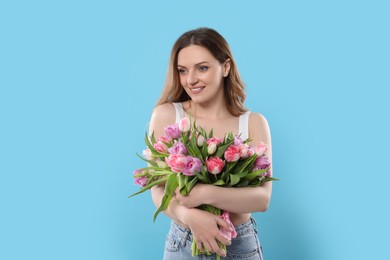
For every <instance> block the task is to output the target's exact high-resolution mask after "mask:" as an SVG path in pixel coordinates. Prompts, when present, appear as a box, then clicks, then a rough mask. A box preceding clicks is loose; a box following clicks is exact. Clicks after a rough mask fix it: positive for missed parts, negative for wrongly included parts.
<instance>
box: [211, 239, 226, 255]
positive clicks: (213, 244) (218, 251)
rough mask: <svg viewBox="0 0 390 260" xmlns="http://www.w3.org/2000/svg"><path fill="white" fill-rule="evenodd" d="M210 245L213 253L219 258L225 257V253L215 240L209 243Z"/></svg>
mask: <svg viewBox="0 0 390 260" xmlns="http://www.w3.org/2000/svg"><path fill="white" fill-rule="evenodd" d="M210 245H211V247H212V250H213V252H215V253H216V254H217V255H219V256H226V252H225V251H224V250H222V249H221V248H220V247H219V245H218V243H217V241H216V240H212V241H210Z"/></svg>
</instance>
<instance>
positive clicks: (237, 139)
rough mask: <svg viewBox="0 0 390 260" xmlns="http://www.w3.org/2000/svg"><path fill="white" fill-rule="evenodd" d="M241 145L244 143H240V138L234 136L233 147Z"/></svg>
mask: <svg viewBox="0 0 390 260" xmlns="http://www.w3.org/2000/svg"><path fill="white" fill-rule="evenodd" d="M243 143H244V142H243V141H242V139H241V137H239V136H238V135H235V136H234V145H237V146H240V145H241V144H243Z"/></svg>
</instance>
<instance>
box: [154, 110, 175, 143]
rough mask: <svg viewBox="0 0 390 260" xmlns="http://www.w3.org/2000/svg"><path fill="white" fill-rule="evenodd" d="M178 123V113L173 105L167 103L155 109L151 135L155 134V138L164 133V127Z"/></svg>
mask: <svg viewBox="0 0 390 260" xmlns="http://www.w3.org/2000/svg"><path fill="white" fill-rule="evenodd" d="M175 121H176V111H175V107H174V106H173V105H172V103H165V104H162V105H159V106H157V107H155V108H154V110H153V112H152V117H151V119H150V124H149V133H152V132H154V133H155V136H156V137H158V136H161V135H162V134H163V133H164V127H165V126H167V125H172V124H174V123H175Z"/></svg>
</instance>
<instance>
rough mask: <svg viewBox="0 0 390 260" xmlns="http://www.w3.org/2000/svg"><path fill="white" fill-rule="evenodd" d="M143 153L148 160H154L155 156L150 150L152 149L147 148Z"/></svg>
mask: <svg viewBox="0 0 390 260" xmlns="http://www.w3.org/2000/svg"><path fill="white" fill-rule="evenodd" d="M142 155H143V156H144V157H145V159H146V160H152V159H153V157H152V152H151V151H150V149H149V148H148V149H145V150H143V151H142Z"/></svg>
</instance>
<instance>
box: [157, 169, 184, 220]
mask: <svg viewBox="0 0 390 260" xmlns="http://www.w3.org/2000/svg"><path fill="white" fill-rule="evenodd" d="M177 186H178V183H177V179H176V175H175V174H171V175H170V176H169V178H168V180H167V182H166V183H165V190H164V196H163V198H162V200H161V204H160V207H158V209H157V210H156V212H154V215H153V222H154V221H155V220H156V218H157V216H158V214H159V213H160V212H161V211H164V210H166V209H167V208H168V205H169V202H170V201H171V199H172V197H173V193H174V192H175V189H176V188H177Z"/></svg>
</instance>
